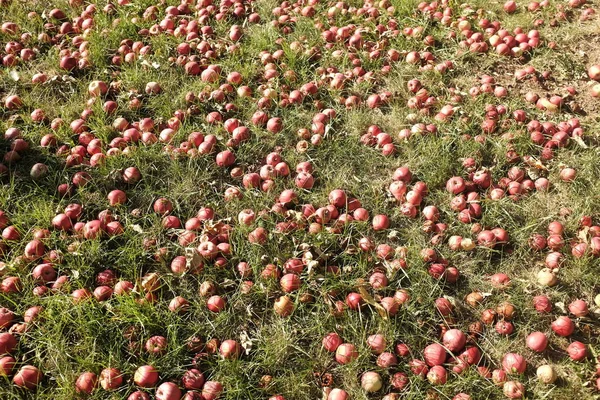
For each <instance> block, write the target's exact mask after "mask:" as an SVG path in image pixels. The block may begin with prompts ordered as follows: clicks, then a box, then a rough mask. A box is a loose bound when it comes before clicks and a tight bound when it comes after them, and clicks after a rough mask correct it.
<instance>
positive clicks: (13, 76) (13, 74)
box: [8, 69, 21, 82]
mask: <svg viewBox="0 0 600 400" xmlns="http://www.w3.org/2000/svg"><path fill="white" fill-rule="evenodd" d="M8 75H9V76H10V78H11V79H12V80H13V81H15V82H18V81H19V80H20V79H21V76H20V75H19V73H18V72H17V71H16V70H14V69H11V70H10V72H9V73H8Z"/></svg>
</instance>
